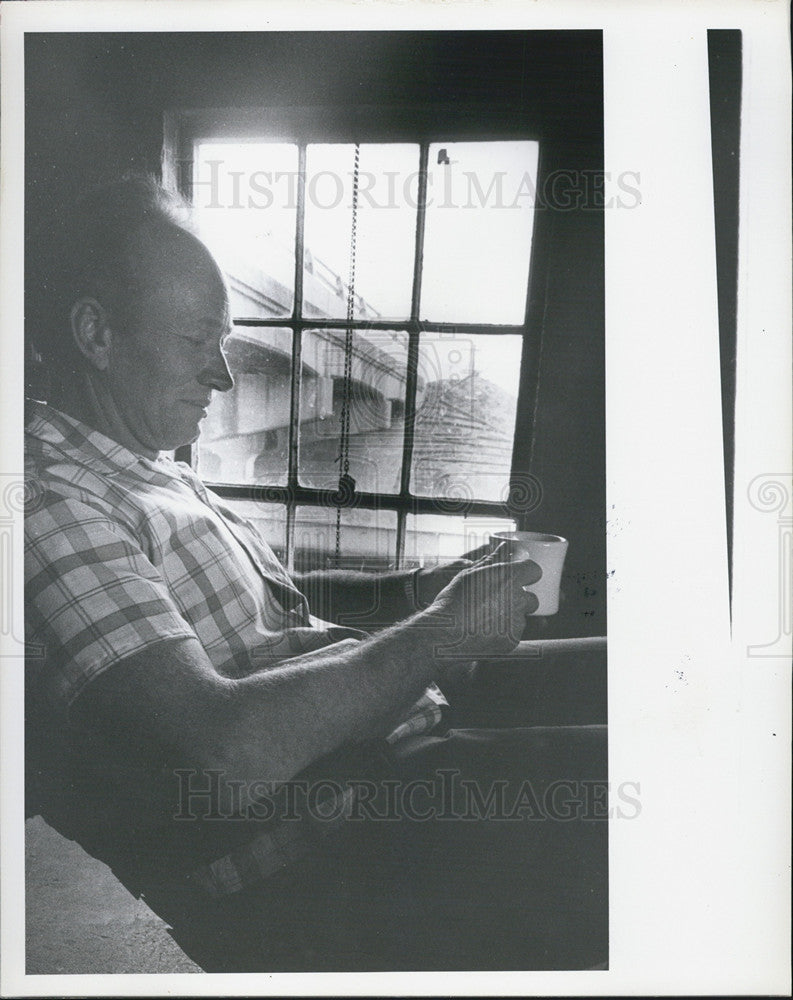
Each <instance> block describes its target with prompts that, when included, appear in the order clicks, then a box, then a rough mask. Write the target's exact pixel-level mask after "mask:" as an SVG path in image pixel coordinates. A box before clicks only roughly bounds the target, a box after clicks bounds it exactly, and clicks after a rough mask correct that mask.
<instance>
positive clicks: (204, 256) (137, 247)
mask: <svg viewBox="0 0 793 1000" xmlns="http://www.w3.org/2000/svg"><path fill="white" fill-rule="evenodd" d="M130 251H131V256H132V261H131V263H132V267H133V271H134V273H135V277H136V281H135V284H136V285H137V286H138V288H137V291H138V292H139V293H145V295H147V296H151V297H152V298H153V299H156V300H158V301H161V302H168V303H170V304H174V305H179V304H183V305H185V306H190V307H193V308H199V309H207V310H209V311H211V312H213V313H219V314H220V316H222V315H223V313H224V312H225V311H226V309H227V304H228V303H227V293H226V286H225V281H224V279H223V276H222V273H221V271H220V268H219V267H218V265H217V263H216V262H215V260H214V258H213V257H212V255H211V254H210V252H209V250H207V248H206V247H205V246H204V244H203V243H201V241H200V240H198V239H197V238H196V237H195V236H193V235H192V234H191V233H188V232H185V231H184V230H179V229H175V228H174V229H172V230H170V231H169V230H165V231H161V232H155V233H149V234H141V235H140V238H138V239H136V240H135V241H134V243H133V245H132V246H131V247H130Z"/></svg>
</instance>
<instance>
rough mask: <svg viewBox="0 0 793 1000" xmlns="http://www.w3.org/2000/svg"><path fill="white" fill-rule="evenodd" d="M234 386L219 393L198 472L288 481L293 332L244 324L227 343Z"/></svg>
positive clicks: (231, 479) (204, 428)
mask: <svg viewBox="0 0 793 1000" xmlns="http://www.w3.org/2000/svg"><path fill="white" fill-rule="evenodd" d="M225 352H226V359H227V361H228V365H229V368H230V369H231V373H232V375H233V376H234V388H233V389H231V390H230V391H229V392H215V393H213V395H212V403H211V404H210V407H209V410H208V412H207V415H206V419H205V420H204V422H203V423H202V425H201V436H200V438H199V439H198V474H199V475H200V476H201V477H202V478H203V479H207V480H208V481H210V482H216V483H270V484H271V485H273V486H283V485H284V484H285V483H286V471H287V456H288V441H289V397H290V388H291V378H290V370H291V364H292V332H291V330H287V329H284V328H283V327H267V328H261V327H259V328H255V327H241V326H237V327H235V328H234V332H233V333H232V335H231V337H229V339H228V341H227V342H226V347H225Z"/></svg>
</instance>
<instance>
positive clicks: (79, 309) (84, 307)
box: [70, 299, 113, 371]
mask: <svg viewBox="0 0 793 1000" xmlns="http://www.w3.org/2000/svg"><path fill="white" fill-rule="evenodd" d="M70 318H71V324H72V336H73V337H74V342H75V344H77V346H78V347H79V349H80V353H81V354H82V355H83V356H84V357H86V358H87V359H88V360H89V361H90V362H91V364H92V365H93V366H94V368H96V369H98V370H99V371H106V370H107V367H108V365H109V364H110V349H111V347H112V342H113V332H112V330H111V329H110V323H109V322H108V316H107V312H106V311H105V308H104V306H103V305H102V304H101V303H100V302H97V300H96V299H78V300H77V302H75V303H74V305H73V306H72V311H71V314H70Z"/></svg>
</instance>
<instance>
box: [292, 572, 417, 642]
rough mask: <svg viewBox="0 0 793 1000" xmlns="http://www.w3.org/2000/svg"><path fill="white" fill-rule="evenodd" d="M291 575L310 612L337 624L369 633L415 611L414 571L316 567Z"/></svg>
mask: <svg viewBox="0 0 793 1000" xmlns="http://www.w3.org/2000/svg"><path fill="white" fill-rule="evenodd" d="M293 578H294V581H295V585H296V586H297V587H298V589H299V590H300V591H301V592H302V593H303V594H305V596H306V599H307V600H308V605H309V607H310V608H311V611H312V613H313V614H315V615H317V616H318V617H319V618H324V619H325V620H327V621H332V622H336V623H338V624H339V625H350V626H353V627H354V628H360V629H363V630H364V631H367V632H372V631H375V630H376V629H380V628H384V627H385V626H387V625H392V624H393V623H394V622H397V621H401V620H402V619H404V618H407V617H408V616H409V615H412V614H414V613H415V612H416V611H418V610H419V604H418V601H417V599H416V597H417V595H416V594H415V590H414V584H415V582H416V581H415V573H414V570H395V571H393V572H389V573H361V572H356V571H354V570H317V571H315V572H312V573H302V574H294V577H293Z"/></svg>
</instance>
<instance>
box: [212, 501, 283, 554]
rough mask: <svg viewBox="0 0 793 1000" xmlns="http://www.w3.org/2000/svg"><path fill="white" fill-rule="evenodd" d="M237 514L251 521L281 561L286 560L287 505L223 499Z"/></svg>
mask: <svg viewBox="0 0 793 1000" xmlns="http://www.w3.org/2000/svg"><path fill="white" fill-rule="evenodd" d="M222 503H224V504H225V505H226V506H227V507H230V508H231V509H232V510H233V511H234V513H235V514H239V516H240V517H244V518H245V519H246V520H248V521H250V522H251V523H252V524H253V526H254V528H256V530H257V531H258V532H259V534H260V535H261V536H262V538H263V539H264V540H265V542H267V544H268V545H269V546H270V548H271V549H272V550H273V552H275V554H276V555H277V556H278V558H279V559H280V560H281V562H285V561H286V507H283V506H282V505H281V504H275V503H257V502H256V501H255V500H226V499H225V498H224V499H223V500H222Z"/></svg>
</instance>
